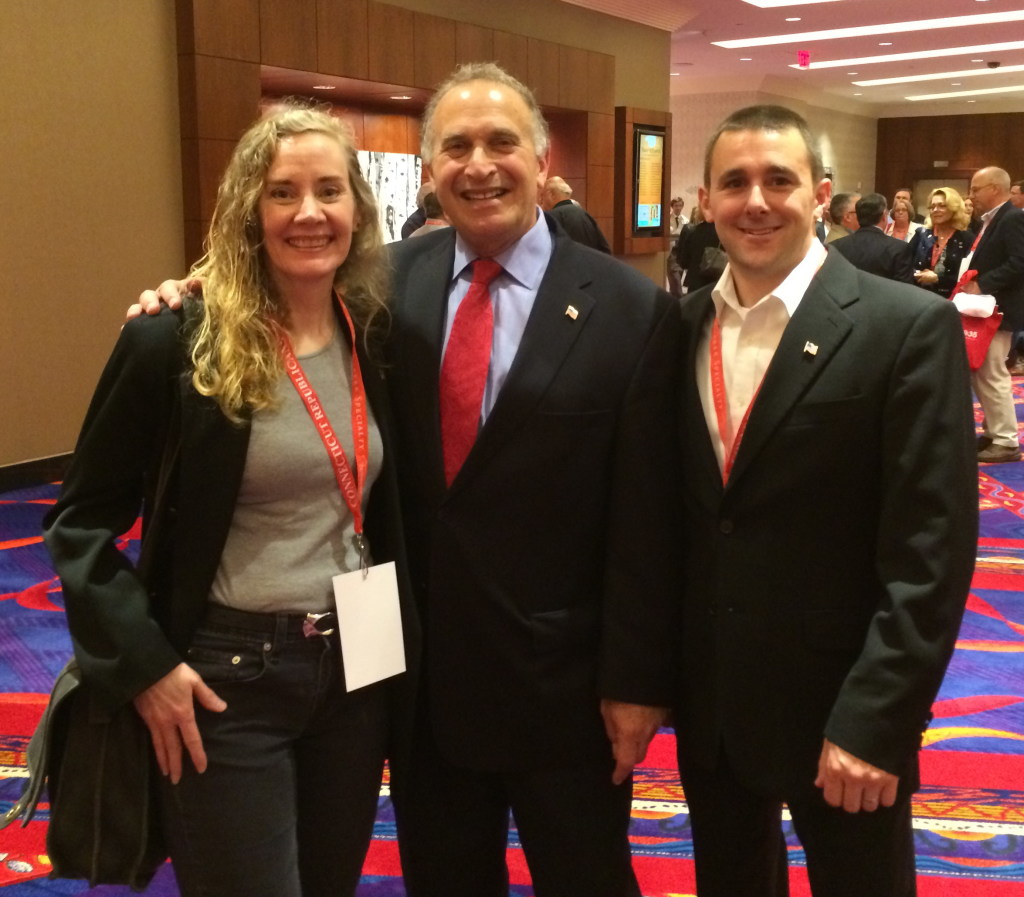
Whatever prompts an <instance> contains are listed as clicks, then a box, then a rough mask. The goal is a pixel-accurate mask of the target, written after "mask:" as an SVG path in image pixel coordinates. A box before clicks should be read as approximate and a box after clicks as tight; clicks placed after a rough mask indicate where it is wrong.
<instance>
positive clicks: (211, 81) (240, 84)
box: [195, 56, 260, 141]
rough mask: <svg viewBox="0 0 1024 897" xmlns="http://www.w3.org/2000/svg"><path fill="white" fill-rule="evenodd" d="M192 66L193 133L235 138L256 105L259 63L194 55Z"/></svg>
mask: <svg viewBox="0 0 1024 897" xmlns="http://www.w3.org/2000/svg"><path fill="white" fill-rule="evenodd" d="M195 66H196V68H195V71H196V135H195V136H197V137H199V138H207V137H214V138H219V139H223V140H236V141H237V140H238V138H239V137H241V136H242V134H243V133H244V132H245V129H246V128H248V127H249V125H251V124H252V122H253V119H254V118H255V117H256V114H257V111H258V109H259V105H260V67H259V64H258V63H255V62H238V61H236V60H234V59H220V58H217V57H214V56H196V57H195Z"/></svg>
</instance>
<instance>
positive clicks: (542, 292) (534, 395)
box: [452, 233, 595, 488]
mask: <svg viewBox="0 0 1024 897" xmlns="http://www.w3.org/2000/svg"><path fill="white" fill-rule="evenodd" d="M589 282H590V276H589V274H587V272H586V269H585V266H584V265H583V264H581V263H580V260H579V257H578V253H577V251H576V249H575V245H574V244H573V243H572V242H571V241H570V240H569V238H568V237H565V236H562V235H559V234H557V233H556V234H554V245H553V246H552V251H551V260H550V262H549V263H548V267H547V271H546V272H545V273H544V278H543V280H542V281H541V284H540V288H539V289H538V291H537V296H536V298H535V299H534V303H533V309H532V310H531V312H530V317H529V319H528V320H527V322H526V330H525V331H524V332H523V338H522V341H521V342H520V344H519V349H518V350H517V351H516V356H515V359H514V360H513V362H512V367H511V369H510V370H509V373H508V377H507V379H506V380H505V383H504V385H503V386H502V389H501V393H500V394H499V395H498V398H497V401H496V402H495V403H494V408H493V409H492V410H491V413H490V414H489V415H488V417H487V422H486V423H485V424H484V426H483V428H482V429H481V431H480V435H479V437H478V438H477V441H476V443H475V444H474V446H473V448H472V450H471V451H470V453H469V457H468V458H467V459H466V463H465V464H464V465H463V467H462V470H460V471H459V475H458V476H457V477H456V478H455V482H454V483H453V484H452V487H453V488H457V487H459V486H460V485H461V484H462V483H464V482H466V481H468V480H471V479H472V477H473V474H474V472H475V471H477V470H479V469H480V468H482V467H485V466H486V464H487V459H488V458H489V457H491V456H492V455H493V454H494V453H495V452H496V451H498V450H500V448H501V445H502V444H503V443H504V442H505V440H507V439H508V438H509V437H510V436H511V435H513V434H514V433H515V432H516V431H517V430H518V429H519V427H520V426H521V425H522V423H523V421H524V419H525V418H526V417H527V416H528V415H529V414H531V413H532V412H533V410H534V409H535V408H536V405H537V402H538V401H540V399H541V397H542V396H543V395H544V393H545V391H546V390H547V388H548V385H549V384H550V383H551V381H552V379H553V378H554V377H555V376H556V375H557V373H558V370H559V368H560V367H561V366H562V363H563V362H564V361H565V358H566V356H567V355H568V354H569V352H570V350H571V349H572V347H573V345H574V344H575V343H576V341H577V339H579V337H580V335H581V334H582V333H583V331H584V330H585V329H586V326H587V321H588V319H589V318H590V315H591V312H592V310H593V308H594V304H595V300H594V298H593V297H592V296H591V295H590V294H589V293H587V292H585V287H586V286H587V284H588V283H589ZM570 306H571V307H572V308H573V309H575V316H573V315H572V314H571V313H570V311H569V309H570Z"/></svg>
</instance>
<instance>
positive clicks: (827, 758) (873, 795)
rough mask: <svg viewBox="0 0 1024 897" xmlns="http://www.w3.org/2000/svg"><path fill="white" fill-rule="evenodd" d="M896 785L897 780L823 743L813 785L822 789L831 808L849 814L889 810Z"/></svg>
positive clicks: (839, 749)
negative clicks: (879, 808)
mask: <svg viewBox="0 0 1024 897" xmlns="http://www.w3.org/2000/svg"><path fill="white" fill-rule="evenodd" d="M899 783H900V780H899V776H895V775H893V774H892V773H890V772H886V771H885V770H884V769H879V768H878V767H877V766H872V765H871V764H870V763H866V762H864V761H863V760H860V759H858V758H857V757H854V756H853V754H851V753H849V752H848V751H844V750H843V749H842V748H841V747H839V746H838V745H835V744H833V743H832V742H831V741H829V740H828V739H827V738H826V739H825V744H824V746H823V747H822V749H821V757H820V758H819V760H818V777H817V778H816V779H815V780H814V784H815V785H816V786H817V787H818V788H821V789H822V791H823V792H824V797H825V800H826V802H827V803H829V804H830V805H831V806H833V807H842V808H843V809H844V810H846V811H847V812H848V813H858V812H860V811H861V810H863V811H865V812H867V813H871V812H873V811H874V810H877V809H878V807H879V805H881V806H883V807H891V806H892V805H893V803H895V801H896V788H897V786H898V785H899Z"/></svg>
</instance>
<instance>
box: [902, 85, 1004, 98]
mask: <svg viewBox="0 0 1024 897" xmlns="http://www.w3.org/2000/svg"><path fill="white" fill-rule="evenodd" d="M993 93H1024V84H1018V85H1016V86H1015V87H989V88H987V89H985V90H956V91H951V92H949V93H922V94H918V95H917V96H912V97H904V99H907V100H914V101H917V100H949V99H954V98H956V97H980V96H985V95H987V94H993Z"/></svg>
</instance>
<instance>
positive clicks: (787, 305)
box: [696, 240, 827, 469]
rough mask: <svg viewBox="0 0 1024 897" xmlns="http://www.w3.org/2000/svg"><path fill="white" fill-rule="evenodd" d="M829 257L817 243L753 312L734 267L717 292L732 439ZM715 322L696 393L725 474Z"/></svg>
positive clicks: (701, 351) (705, 342) (707, 331)
mask: <svg viewBox="0 0 1024 897" xmlns="http://www.w3.org/2000/svg"><path fill="white" fill-rule="evenodd" d="M826 254H827V250H826V249H825V247H824V246H822V245H821V243H820V242H819V241H818V240H811V243H810V246H808V248H807V253H806V254H805V255H804V257H803V259H802V260H801V261H800V263H799V264H797V266H796V267H795V268H794V269H793V270H792V271H790V272H789V275H788V276H787V277H786V279H785V280H783V281H782V283H780V284H779V285H778V286H777V287H776V288H775V289H774V290H772V292H770V293H769V294H768V295H766V296H762V297H761V299H759V300H758V301H757V302H756V303H754V304H753V305H752V306H750V307H744V306H743V305H741V304H740V300H739V297H738V296H737V294H736V286H735V284H734V283H733V279H732V270H731V266H730V265H726V267H725V271H724V272H723V273H722V276H721V277H720V278H719V280H718V283H717V284H716V285H715V287H714V289H713V290H712V292H711V299H712V301H713V302H714V306H715V317H716V318H717V319H718V323H719V328H720V329H721V334H722V369H723V377H724V381H725V395H726V399H727V402H728V410H729V419H730V423H731V429H732V432H733V433H736V432H738V430H739V427H740V423H741V422H742V420H743V417H744V415H745V414H746V413H747V409H748V408H749V407H750V404H751V402H752V401H753V400H754V398H755V397H756V395H757V391H758V389H759V388H760V386H761V381H762V380H763V379H764V375H765V373H766V372H767V370H768V366H769V365H770V364H771V361H772V358H773V357H774V356H775V350H776V349H777V348H778V346H779V341H780V340H781V339H782V333H783V331H784V330H785V329H786V325H787V324H788V323H789V319H790V318H791V317H792V316H793V313H794V312H795V311H796V309H797V306H799V305H800V301H801V299H803V296H804V294H805V293H806V292H807V288H808V287H809V286H810V285H811V281H812V280H813V279H814V275H815V274H817V272H818V269H819V268H820V267H821V265H822V263H823V262H824V261H825V256H826ZM713 320H714V319H709V320H708V322H707V325H706V326H705V328H704V334H703V336H702V337H701V343H700V346H699V347H698V350H697V372H696V374H697V388H698V390H699V393H700V400H701V405H702V406H703V408H704V419H705V421H706V422H707V425H708V432H709V433H710V434H711V444H712V445H713V446H714V449H715V456H716V457H717V458H718V466H719V469H724V467H725V459H726V455H727V452H728V449H729V446H725V445H723V444H722V437H721V434H720V433H719V429H718V416H717V414H716V412H715V401H714V394H713V391H712V385H711V327H712V322H713Z"/></svg>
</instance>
